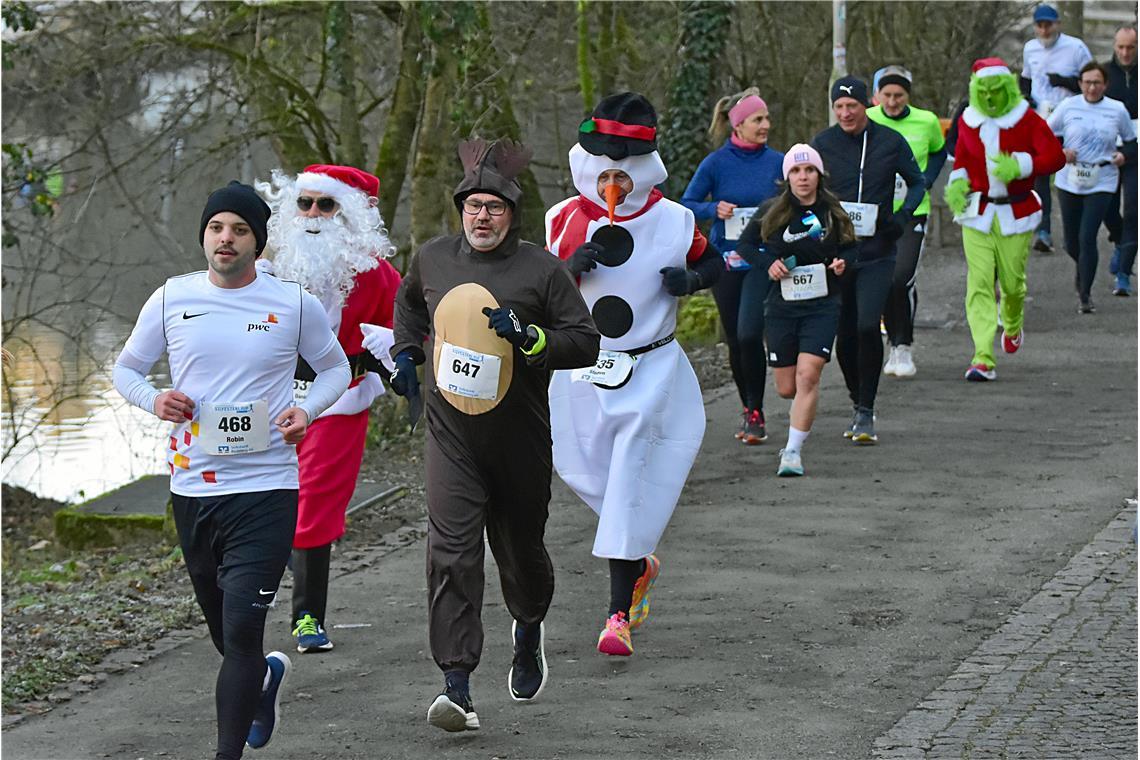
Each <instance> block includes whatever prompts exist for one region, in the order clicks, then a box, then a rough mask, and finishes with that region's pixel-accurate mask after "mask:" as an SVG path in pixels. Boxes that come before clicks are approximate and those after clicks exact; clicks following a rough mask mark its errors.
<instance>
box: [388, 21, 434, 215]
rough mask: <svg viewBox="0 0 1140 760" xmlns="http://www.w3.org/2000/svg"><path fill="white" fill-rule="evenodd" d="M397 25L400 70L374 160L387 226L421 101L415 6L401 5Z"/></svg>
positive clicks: (420, 43)
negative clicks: (390, 107) (398, 30)
mask: <svg viewBox="0 0 1140 760" xmlns="http://www.w3.org/2000/svg"><path fill="white" fill-rule="evenodd" d="M400 24H401V30H400V70H399V74H398V75H397V79H396V89H395V92H394V94H393V96H392V109H391V111H389V112H388V120H387V122H386V123H385V124H384V138H383V139H382V140H381V142H380V150H379V155H378V156H377V158H376V176H378V177H379V178H380V216H382V217H383V218H384V222H385V223H386V224H388V225H391V223H392V219H393V217H395V215H396V205H397V203H398V202H399V200H400V191H401V190H402V189H403V186H404V177H405V176H406V175H407V171H408V163H409V161H408V157H409V156H410V155H411V153H412V143H413V139H414V138H415V134H416V122H417V120H418V119H419V115H420V106H421V105H422V103H423V99H424V91H423V85H422V82H421V80H422V78H423V66H422V64H421V62H420V56H421V55H422V54H423V52H424V35H423V29H422V27H421V26H420V19H419V11H418V10H417V9H416V7H415V5H413V4H411V3H405V4H404V6H403V8H402V10H401V13H400Z"/></svg>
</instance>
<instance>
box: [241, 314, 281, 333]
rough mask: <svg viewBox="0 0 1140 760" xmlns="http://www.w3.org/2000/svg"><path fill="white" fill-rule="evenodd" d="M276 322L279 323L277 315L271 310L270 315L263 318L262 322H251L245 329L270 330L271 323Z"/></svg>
mask: <svg viewBox="0 0 1140 760" xmlns="http://www.w3.org/2000/svg"><path fill="white" fill-rule="evenodd" d="M276 324H278V322H277V315H276V314H274V313H272V312H270V314H269V316H268V317H266V318H265V319H263V320H262V321H261V322H250V323H249V324H248V325H246V328H245V331H246V332H269V327H270V325H276Z"/></svg>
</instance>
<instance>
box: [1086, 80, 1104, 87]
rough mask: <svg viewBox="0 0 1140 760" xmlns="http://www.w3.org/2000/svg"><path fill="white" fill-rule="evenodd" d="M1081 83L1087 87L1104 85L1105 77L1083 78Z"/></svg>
mask: <svg viewBox="0 0 1140 760" xmlns="http://www.w3.org/2000/svg"><path fill="white" fill-rule="evenodd" d="M1081 84H1082V85H1084V86H1085V87H1104V80H1103V79H1082V80H1081Z"/></svg>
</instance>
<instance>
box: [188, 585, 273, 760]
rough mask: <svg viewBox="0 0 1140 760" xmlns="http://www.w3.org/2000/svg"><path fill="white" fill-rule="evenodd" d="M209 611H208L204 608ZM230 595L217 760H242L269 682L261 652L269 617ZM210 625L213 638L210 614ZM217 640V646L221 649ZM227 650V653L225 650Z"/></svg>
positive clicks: (225, 608) (225, 606)
mask: <svg viewBox="0 0 1140 760" xmlns="http://www.w3.org/2000/svg"><path fill="white" fill-rule="evenodd" d="M203 611H205V608H203ZM266 611H267V610H265V609H258V608H257V607H253V606H251V605H250V603H249V601H248V600H246V601H244V602H241V601H238V600H237V599H234V598H233V597H232V596H229V595H227V596H226V598H225V599H224V600H223V601H222V618H223V620H222V628H223V630H224V631H225V638H224V641H223V644H222V647H219V648H218V651H220V652H222V667H221V669H220V670H219V671H218V681H217V685H216V688H215V690H214V701H215V704H216V706H217V711H218V754H217V755H216V756H215V758H216V760H237V758H240V757H241V753H242V749H244V747H245V740H246V738H247V737H248V736H249V727H250V724H252V723H253V715H254V711H255V710H256V709H257V703H258V699H259V698H260V696H261V686H262V683H264V681H265V669H266V664H265V655H264V654H262V651H261V642H262V636H263V634H264V632H265V613H266ZM206 622H207V623H209V625H210V634H211V635H213V633H214V623H212V622H211V621H210V616H209V613H207V615H206ZM217 644H218V641H217V639H215V640H214V645H215V646H217ZM223 647H224V649H223Z"/></svg>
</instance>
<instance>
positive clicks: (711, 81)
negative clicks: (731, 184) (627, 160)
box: [661, 0, 732, 198]
mask: <svg viewBox="0 0 1140 760" xmlns="http://www.w3.org/2000/svg"><path fill="white" fill-rule="evenodd" d="M731 18H732V5H731V4H729V3H724V2H705V1H704V0H697V1H696V2H687V3H685V5H684V8H683V10H682V13H681V49H680V50H679V51H678V52H677V58H678V60H679V61H680V64H679V65H678V67H677V73H676V75H675V76H674V77H673V84H672V86H671V87H670V96H669V110H668V111H667V113H666V119H665V129H664V135H663V140H661V143H662V144H661V158H662V159H663V160H664V161H665V166H666V167H668V168H669V172H670V174H669V180H668V182H667V185H666V186H667V188H668V193H667V194H668V195H670V196H671V197H674V198H676V197H680V195H681V192H682V191H683V190H684V189H685V185H687V184H688V182H689V178H690V177H691V176H692V174H693V172H694V171H695V170H696V167H697V164H699V163H700V162H701V159H702V158H704V156H705V153H706V147H705V146H706V144H707V142H706V139H705V126H706V125H707V123H708V114H709V110H710V106H711V104H712V103H713V101H714V99H715V97H714V96H715V87H716V77H717V64H718V62H719V60H720V56H721V54H722V52H723V40H724V37H725V32H726V31H727V30H728V24H729V21H730V19H731Z"/></svg>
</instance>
